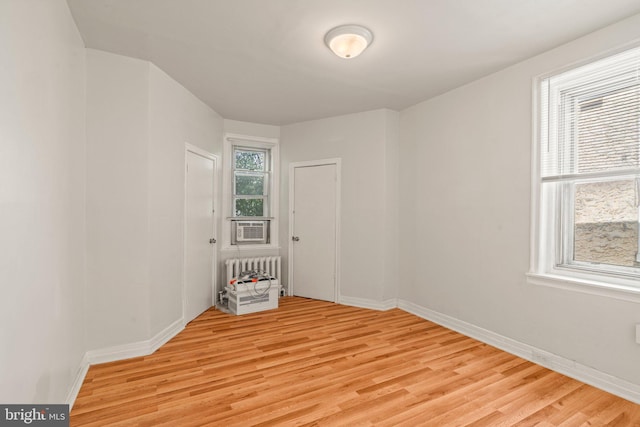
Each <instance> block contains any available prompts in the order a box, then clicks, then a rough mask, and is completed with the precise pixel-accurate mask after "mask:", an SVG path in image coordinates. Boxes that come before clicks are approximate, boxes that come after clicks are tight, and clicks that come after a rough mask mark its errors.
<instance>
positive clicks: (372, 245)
mask: <svg viewBox="0 0 640 427" xmlns="http://www.w3.org/2000/svg"><path fill="white" fill-rule="evenodd" d="M397 123H398V113H396V112H393V111H390V110H374V111H368V112H363V113H357V114H349V115H344V116H339V117H332V118H328V119H321V120H313V121H308V122H303V123H297V124H293V125H287V126H283V127H282V129H281V152H280V155H281V175H280V177H281V178H280V214H281V218H282V220H281V221H280V242H281V246H282V251H281V253H282V254H283V255H284V256H285V257H286V255H287V253H288V245H289V238H288V232H289V218H288V210H289V176H288V175H289V164H290V163H291V162H299V161H305V160H320V159H327V158H335V157H339V158H341V159H342V200H341V202H342V214H341V230H342V234H341V254H340V255H341V260H340V262H341V277H340V282H341V295H342V296H344V297H347V298H348V297H352V298H359V299H362V300H369V301H373V302H376V303H381V302H382V301H383V299H384V298H390V297H392V296H394V293H395V290H394V287H395V282H392V283H394V284H392V285H391V286H389V285H388V284H386V283H385V281H386V279H387V278H388V277H391V276H394V275H395V273H396V271H397V270H394V271H391V270H390V269H391V268H393V267H394V263H396V261H394V259H395V258H394V257H397V253H395V254H391V251H392V250H394V248H397V244H394V243H393V242H394V239H395V236H391V235H392V234H394V229H393V225H392V224H391V223H392V222H393V219H394V218H395V217H396V216H397V209H396V208H395V207H394V206H390V205H389V203H388V202H387V198H388V197H389V198H391V200H393V199H394V195H393V193H394V188H393V187H394V186H395V184H394V180H395V179H396V178H395V176H394V174H395V173H396V172H397V165H396V164H394V162H395V159H396V158H397V155H396V153H397V152H398V150H399V149H398V148H397V144H396V143H397V135H396V133H397V132H396V131H397ZM390 224H391V225H390ZM285 267H286V265H285ZM283 271H286V268H285V269H283Z"/></svg>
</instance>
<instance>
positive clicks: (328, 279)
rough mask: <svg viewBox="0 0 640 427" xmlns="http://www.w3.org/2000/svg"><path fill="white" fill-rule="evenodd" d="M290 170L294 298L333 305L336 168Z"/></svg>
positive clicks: (298, 168) (296, 167)
mask: <svg viewBox="0 0 640 427" xmlns="http://www.w3.org/2000/svg"><path fill="white" fill-rule="evenodd" d="M292 169H293V173H292V174H291V175H290V179H292V180H293V189H292V190H293V194H292V196H293V203H292V215H291V220H292V221H293V227H292V232H293V235H292V241H291V242H290V244H291V246H292V251H291V252H290V254H291V257H290V262H291V263H292V269H291V273H292V274H291V275H292V277H290V280H291V283H292V287H293V295H297V296H301V297H306V298H314V299H320V300H325V301H336V285H337V282H336V262H337V256H336V250H337V245H336V239H337V236H336V232H337V214H336V204H337V203H338V200H337V194H338V192H337V165H336V164H322V165H313V166H295V165H294V167H293V168H292Z"/></svg>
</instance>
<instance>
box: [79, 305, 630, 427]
mask: <svg viewBox="0 0 640 427" xmlns="http://www.w3.org/2000/svg"><path fill="white" fill-rule="evenodd" d="M71 425H72V426H101V427H102V426H107V425H108V426H179V427H182V426H184V427H188V426H203V425H208V426H225V427H226V426H273V425H330V426H369V425H375V426H418V425H426V426H454V425H455V426H463V425H464V426H583V425H584V426H600V425H615V426H640V405H636V404H634V403H632V402H629V401H626V400H624V399H621V398H619V397H616V396H613V395H611V394H608V393H606V392H604V391H600V390H598V389H595V388H593V387H590V386H587V385H585V384H583V383H581V382H579V381H576V380H573V379H570V378H568V377H565V376H563V375H560V374H558V373H555V372H552V371H550V370H548V369H545V368H542V367H540V366H538V365H535V364H533V363H530V362H527V361H525V360H523V359H520V358H518V357H515V356H513V355H510V354H508V353H505V352H503V351H500V350H497V349H495V348H493V347H491V346H488V345H486V344H483V343H481V342H479V341H476V340H474V339H471V338H468V337H465V336H463V335H460V334H458V333H456V332H453V331H451V330H448V329H446V328H443V327H441V326H438V325H436V324H434V323H431V322H429V321H426V320H424V319H421V318H419V317H416V316H414V315H411V314H409V313H406V312H404V311H402V310H399V309H394V310H389V311H384V312H379V311H373V310H366V309H361V308H355V307H348V306H341V305H337V304H332V303H327V302H322V301H314V300H308V299H303V298H295V297H286V298H281V299H280V308H279V309H277V310H270V311H265V312H261V313H255V314H249V315H244V316H233V315H230V314H225V313H223V312H220V311H217V310H214V309H210V310H208V311H206V312H205V313H203V314H202V315H201V316H199V317H198V318H197V319H195V320H194V321H193V322H191V323H190V324H189V325H187V327H186V328H185V330H184V331H182V332H181V333H180V334H178V335H177V336H176V337H174V338H173V339H172V340H171V341H169V342H168V343H167V344H165V345H164V346H163V347H162V348H160V349H159V350H158V351H156V352H155V353H154V354H153V355H150V356H146V357H139V358H134V359H128V360H124V361H119V362H113V363H106V364H102V365H96V366H92V367H91V368H90V369H89V372H88V374H87V376H86V378H85V381H84V384H83V385H82V388H81V390H80V393H79V395H78V398H77V400H76V402H75V405H74V407H73V410H72V412H71Z"/></svg>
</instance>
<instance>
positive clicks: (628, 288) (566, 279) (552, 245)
mask: <svg viewBox="0 0 640 427" xmlns="http://www.w3.org/2000/svg"><path fill="white" fill-rule="evenodd" d="M635 47H638V44H637V43H636V44H633V45H625V46H622V47H619V48H617V49H612V50H610V51H607V52H603V53H601V54H600V55H596V56H593V57H590V58H588V59H586V60H584V61H580V62H576V63H573V64H570V65H568V66H565V67H562V68H560V69H557V70H554V71H552V72H548V73H544V74H541V75H539V76H536V77H534V78H533V79H532V91H531V95H532V97H531V99H532V123H531V136H532V138H531V216H530V218H531V228H530V260H529V271H528V272H527V273H526V281H527V283H528V284H531V285H536V286H544V287H551V288H556V289H563V290H568V291H574V292H579V293H585V294H590V295H598V296H604V297H608V298H614V299H618V300H623V301H629V302H635V303H639V302H640V286H638V279H637V276H636V277H628V276H625V275H624V274H613V273H610V272H603V271H598V272H597V273H595V272H593V271H590V270H589V269H585V268H579V267H578V268H571V267H568V266H558V265H556V264H557V263H556V261H557V260H556V259H555V257H556V247H561V246H559V245H560V244H561V242H560V241H559V240H560V239H561V236H560V234H559V233H558V231H557V228H558V227H559V226H560V222H561V220H562V219H561V218H558V217H556V218H553V217H554V216H556V215H557V212H556V210H557V209H556V208H555V207H550V206H549V205H550V204H554V203H557V202H555V201H553V200H552V199H553V198H557V197H558V195H557V194H555V191H551V192H549V193H552V194H546V196H545V197H546V198H547V201H546V202H545V201H544V200H542V197H543V192H542V183H543V179H542V173H541V158H540V157H541V156H540V153H539V147H540V145H541V143H542V141H541V140H542V137H543V136H542V135H541V133H540V125H541V124H542V121H543V118H542V104H541V99H542V93H541V92H542V91H541V87H542V85H541V83H542V81H543V80H545V79H546V78H548V77H551V76H553V75H556V74H559V73H563V72H565V71H569V70H571V69H574V68H578V67H580V66H583V65H586V64H589V63H591V62H594V61H597V60H600V59H603V58H606V57H609V56H612V55H615V54H617V53H620V52H623V51H625V50H629V49H633V48H635Z"/></svg>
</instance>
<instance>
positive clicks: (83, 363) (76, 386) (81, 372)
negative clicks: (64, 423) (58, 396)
mask: <svg viewBox="0 0 640 427" xmlns="http://www.w3.org/2000/svg"><path fill="white" fill-rule="evenodd" d="M88 370H89V359H88V358H87V353H85V354H84V355H83V356H82V360H80V366H79V367H78V370H77V373H76V377H75V379H74V380H73V384H72V385H71V389H70V390H69V393H68V394H67V399H66V401H65V403H67V404H68V405H69V411H71V408H73V404H74V403H75V401H76V397H78V393H79V392H80V387H82V383H83V382H84V377H86V376H87V371H88Z"/></svg>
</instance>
